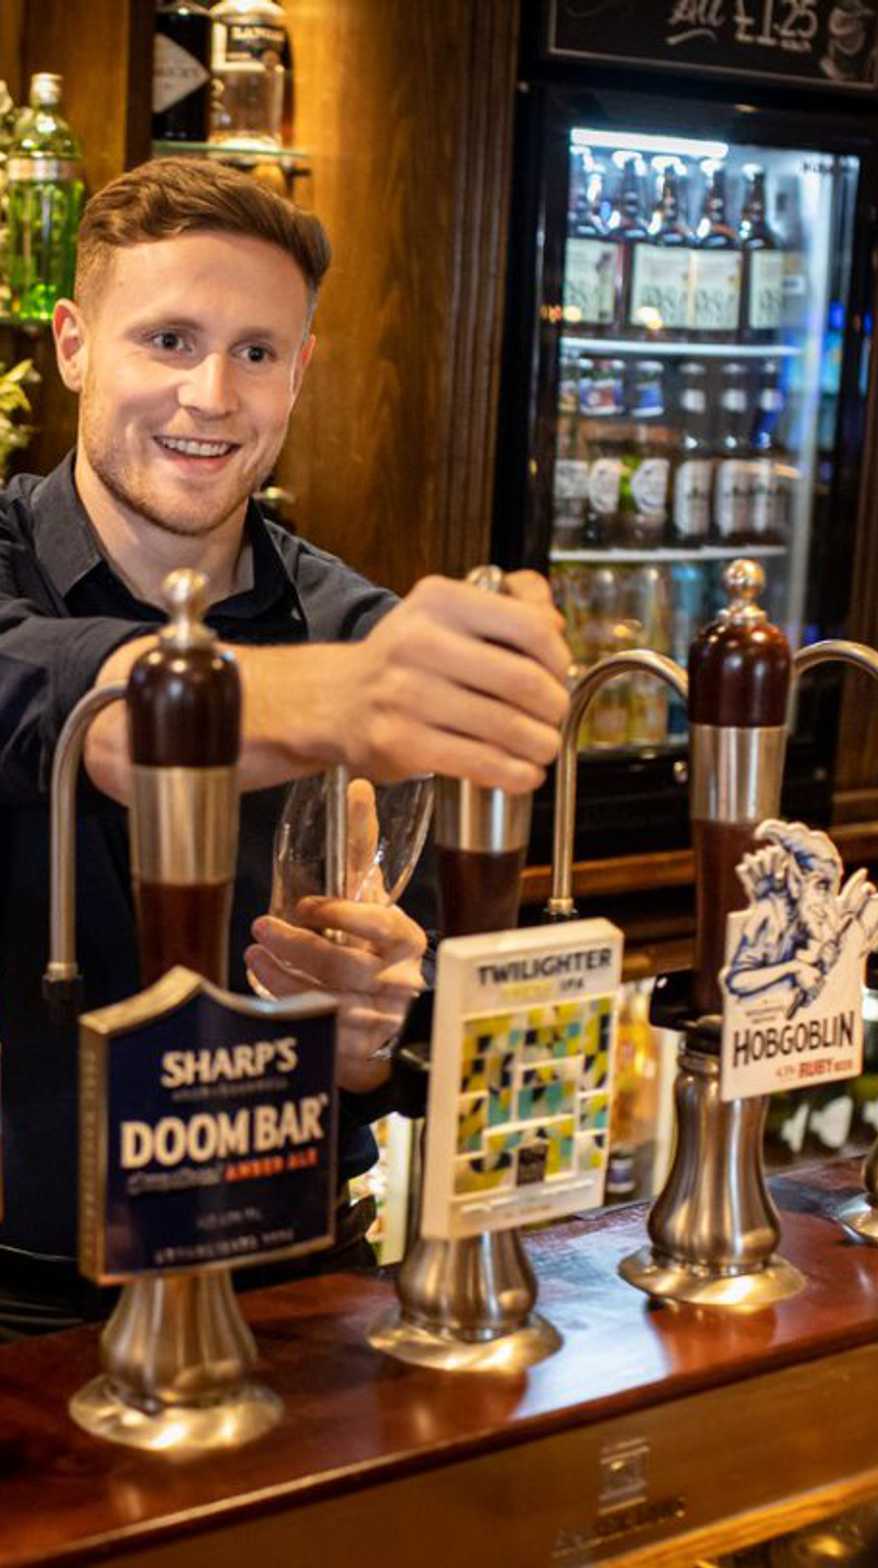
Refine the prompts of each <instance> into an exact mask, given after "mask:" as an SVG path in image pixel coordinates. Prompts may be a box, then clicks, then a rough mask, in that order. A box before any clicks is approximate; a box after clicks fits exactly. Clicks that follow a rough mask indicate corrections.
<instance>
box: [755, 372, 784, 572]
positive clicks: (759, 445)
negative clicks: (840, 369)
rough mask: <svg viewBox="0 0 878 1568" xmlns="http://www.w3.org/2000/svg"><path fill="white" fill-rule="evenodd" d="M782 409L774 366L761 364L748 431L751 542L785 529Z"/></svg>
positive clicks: (775, 539) (779, 536) (771, 540)
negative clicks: (780, 441) (780, 431)
mask: <svg viewBox="0 0 878 1568" xmlns="http://www.w3.org/2000/svg"><path fill="white" fill-rule="evenodd" d="M783 410H784V396H783V392H782V391H781V388H780V382H779V375H778V367H777V365H776V364H775V363H774V361H773V360H767V361H766V363H765V364H764V365H763V366H762V370H761V372H760V378H759V395H758V397H757V400H756V411H755V418H754V421H753V431H752V435H751V453H752V456H751V461H750V492H751V493H750V508H749V529H750V533H749V539H750V542H751V543H753V544H779V543H781V541H782V540H783V539H784V537H785V535H786V532H787V524H788V517H787V510H788V498H789V492H788V489H787V486H786V482H785V476H784V473H783V465H782V463H781V460H780V453H779V450H778V441H777V427H778V424H779V422H780V418H781V415H782V414H783Z"/></svg>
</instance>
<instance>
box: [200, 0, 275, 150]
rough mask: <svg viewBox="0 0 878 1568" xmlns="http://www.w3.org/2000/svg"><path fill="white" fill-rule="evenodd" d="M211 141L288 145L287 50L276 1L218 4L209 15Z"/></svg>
mask: <svg viewBox="0 0 878 1568" xmlns="http://www.w3.org/2000/svg"><path fill="white" fill-rule="evenodd" d="M210 14H211V20H212V22H213V34H212V43H211V69H212V73H213V103H212V107H211V130H210V139H211V141H214V142H220V143H225V142H232V143H234V144H235V145H236V146H238V147H242V146H243V147H252V148H253V149H254V150H256V151H258V150H259V149H260V148H269V149H270V148H276V147H280V146H282V145H284V142H285V141H286V142H287V143H290V142H291V141H292V100H291V91H292V86H291V84H292V68H293V67H292V50H291V45H290V35H289V32H288V30H287V23H286V16H285V13H284V9H283V6H281V5H278V4H276V0H219V4H218V5H214V7H213V9H212V11H211V13H210Z"/></svg>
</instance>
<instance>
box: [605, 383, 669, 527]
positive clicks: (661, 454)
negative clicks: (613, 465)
mask: <svg viewBox="0 0 878 1568" xmlns="http://www.w3.org/2000/svg"><path fill="white" fill-rule="evenodd" d="M634 387H635V390H634V412H635V420H636V423H635V424H634V429H633V434H632V438H631V440H630V442H629V444H628V445H627V447H626V449H625V451H624V452H623V454H622V462H621V476H620V479H621V483H620V490H619V517H618V530H617V538H616V541H615V542H616V543H618V544H619V545H621V546H623V547H626V546H627V547H634V548H642V547H643V546H647V547H649V548H653V547H654V546H656V545H660V544H663V543H664V540H665V534H666V531H667V520H668V481H669V477H670V466H671V465H670V459H669V455H668V454H669V450H670V448H669V444H668V440H667V430H666V429H665V427H664V426H661V425H659V423H658V421H659V416H661V415H663V414H664V394H663V391H662V367H661V364H660V363H659V362H658V361H656V360H643V361H641V363H640V365H639V366H638V369H637V371H636V373H635V383H634Z"/></svg>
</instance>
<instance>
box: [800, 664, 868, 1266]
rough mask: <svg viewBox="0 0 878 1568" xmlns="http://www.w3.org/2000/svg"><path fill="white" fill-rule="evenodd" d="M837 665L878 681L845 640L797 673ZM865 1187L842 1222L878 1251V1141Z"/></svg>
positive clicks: (848, 1205) (847, 1208) (841, 1211)
mask: <svg viewBox="0 0 878 1568" xmlns="http://www.w3.org/2000/svg"><path fill="white" fill-rule="evenodd" d="M834 661H836V662H838V663H841V664H849V665H851V666H852V667H853V668H854V669H855V670H862V671H863V672H864V673H865V674H866V675H871V676H872V677H873V679H875V680H878V651H876V650H875V649H874V648H867V647H865V646H864V644H863V643H860V642H847V641H846V640H845V639H843V638H827V639H826V640H825V641H824V642H814V643H811V645H810V647H808V648H800V649H799V652H798V653H797V654H796V656H795V658H794V660H793V670H794V673H795V675H796V676H797V677H798V678H799V679H800V678H801V677H802V676H803V675H807V674H808V672H809V671H810V670H813V669H816V668H817V666H818V665H820V664H830V663H832V662H834ZM874 962H875V955H874V954H872V956H871V959H870V966H869V968H868V969H867V971H866V974H867V979H866V984H867V987H868V992H867V994H868V996H869V997H870V998H871V1003H870V1005H871V1006H872V1007H873V1008H874V1001H875V990H874V988H873V973H872V966H873V965H874ZM867 1017H868V1013H867ZM863 1185H864V1187H865V1191H864V1192H862V1193H858V1194H857V1195H856V1197H853V1198H850V1199H849V1200H848V1201H847V1202H846V1203H844V1204H843V1205H842V1207H841V1208H840V1209H839V1210H838V1219H839V1220H840V1221H841V1224H842V1225H844V1226H845V1227H846V1229H847V1230H850V1231H853V1232H854V1234H855V1235H856V1236H858V1237H859V1238H860V1240H861V1241H865V1242H868V1244H869V1245H870V1246H872V1247H878V1139H876V1140H875V1142H874V1143H873V1145H872V1147H871V1149H870V1150H869V1153H868V1154H867V1155H866V1158H865V1161H864V1163H863Z"/></svg>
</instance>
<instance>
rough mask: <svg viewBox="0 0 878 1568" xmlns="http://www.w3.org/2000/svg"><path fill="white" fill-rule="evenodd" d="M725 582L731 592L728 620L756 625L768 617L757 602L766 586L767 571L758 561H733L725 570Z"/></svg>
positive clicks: (727, 612) (729, 592)
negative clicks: (765, 571)
mask: <svg viewBox="0 0 878 1568" xmlns="http://www.w3.org/2000/svg"><path fill="white" fill-rule="evenodd" d="M723 583H724V584H725V587H726V589H727V590H728V594H729V607H728V609H727V610H726V612H725V613H726V617H727V618H728V620H730V621H733V622H734V623H735V624H736V625H749V626H755V625H757V624H759V623H761V622H762V621H765V620H766V619H767V616H766V614H765V611H764V610H763V609H762V608H761V607H760V606H759V605H758V604H757V603H756V600H757V599H758V598H759V595H760V594H761V593H762V590H763V588H764V587H765V573H764V571H763V570H762V567H761V566H760V565H759V562H758V561H747V560H740V559H739V560H737V561H731V562H730V563H729V565H728V566H727V567H726V569H725V571H724V572H723Z"/></svg>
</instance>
